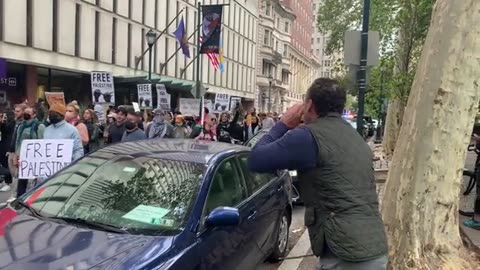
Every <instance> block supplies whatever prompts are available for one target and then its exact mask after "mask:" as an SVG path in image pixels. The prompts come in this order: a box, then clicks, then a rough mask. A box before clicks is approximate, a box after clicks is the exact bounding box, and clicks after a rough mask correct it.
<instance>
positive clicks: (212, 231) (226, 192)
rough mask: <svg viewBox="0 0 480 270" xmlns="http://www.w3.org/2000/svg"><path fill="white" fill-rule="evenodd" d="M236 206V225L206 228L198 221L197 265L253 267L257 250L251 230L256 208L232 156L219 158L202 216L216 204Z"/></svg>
mask: <svg viewBox="0 0 480 270" xmlns="http://www.w3.org/2000/svg"><path fill="white" fill-rule="evenodd" d="M225 206H227V207H236V208H238V210H239V213H240V224H239V225H238V226H229V227H217V228H210V227H206V226H205V225H202V228H201V229H200V234H199V241H201V243H200V249H201V250H202V252H201V253H202V258H201V263H200V264H201V267H200V268H201V269H239V270H240V269H242V270H243V269H255V266H256V265H257V264H258V263H259V262H260V260H261V256H259V253H260V250H259V249H258V247H257V246H256V245H255V239H254V233H255V230H256V227H257V226H258V225H257V211H256V209H255V208H254V205H252V204H251V202H250V201H249V200H248V189H247V186H246V184H245V181H244V179H243V177H241V174H240V171H239V168H238V163H237V161H236V158H230V159H227V160H225V161H223V162H222V163H221V164H220V165H219V166H218V168H217V170H216V171H215V173H214V175H213V178H212V180H211V183H210V187H209V191H208V195H207V198H206V200H205V204H204V211H203V214H202V216H203V220H205V218H206V217H207V216H208V214H209V213H210V212H211V211H212V210H214V209H215V208H217V207H225Z"/></svg>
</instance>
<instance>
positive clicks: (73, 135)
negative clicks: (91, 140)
mask: <svg viewBox="0 0 480 270" xmlns="http://www.w3.org/2000/svg"><path fill="white" fill-rule="evenodd" d="M43 138H44V139H48V140H55V139H72V140H73V152H72V159H73V160H72V161H75V160H77V159H79V158H81V157H82V156H83V144H82V140H81V139H80V134H79V133H78V130H77V129H76V128H75V127H74V126H72V125H70V124H68V123H67V122H65V121H61V122H59V123H57V124H51V125H49V126H48V127H47V128H45V132H44V133H43Z"/></svg>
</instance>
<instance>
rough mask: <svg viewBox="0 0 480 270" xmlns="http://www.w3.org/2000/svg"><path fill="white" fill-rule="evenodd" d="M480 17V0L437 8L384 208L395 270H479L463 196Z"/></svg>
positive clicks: (444, 1) (479, 58) (442, 1)
mask: <svg viewBox="0 0 480 270" xmlns="http://www.w3.org/2000/svg"><path fill="white" fill-rule="evenodd" d="M479 14H480V1H478V0H462V1H451V0H437V2H436V4H435V7H434V12H433V17H432V22H431V26H430V30H429V33H428V36H427V40H426V42H425V46H424V49H423V53H422V57H421V60H420V63H419V66H418V69H417V72H416V76H415V81H414V83H413V87H412V92H411V94H410V98H409V100H408V105H407V109H406V112H405V116H404V118H403V126H402V128H401V131H400V135H399V139H398V143H397V147H396V149H395V154H394V156H393V161H392V165H391V167H390V172H389V175H388V180H387V183H386V190H385V194H384V197H383V203H382V214H383V217H384V222H385V226H386V230H387V234H388V237H389V243H390V268H391V269H455V270H458V269H474V267H475V266H474V264H475V262H473V261H474V259H473V258H471V257H469V255H468V254H467V251H466V250H465V249H464V247H463V245H462V242H461V239H460V235H459V227H458V201H459V198H458V194H459V190H460V181H461V175H462V169H463V163H464V161H465V156H466V150H467V145H468V143H469V141H470V140H469V137H470V134H471V130H472V127H473V121H474V117H475V114H476V111H477V106H478V101H479V95H480V93H479V91H480V89H479V86H478V84H479V74H480V16H479ZM477 263H478V262H477Z"/></svg>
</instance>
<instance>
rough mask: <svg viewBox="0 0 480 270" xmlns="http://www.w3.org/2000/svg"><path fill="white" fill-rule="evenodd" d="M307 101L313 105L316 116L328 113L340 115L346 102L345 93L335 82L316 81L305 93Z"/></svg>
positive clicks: (329, 80)
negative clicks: (309, 100) (310, 101)
mask: <svg viewBox="0 0 480 270" xmlns="http://www.w3.org/2000/svg"><path fill="white" fill-rule="evenodd" d="M307 99H311V100H312V102H313V105H315V112H316V113H317V114H318V116H320V117H322V116H326V115H327V114H328V113H342V112H343V109H344V108H345V102H347V93H346V92H345V90H344V89H343V88H342V87H341V86H340V85H339V84H338V82H337V81H336V80H332V79H325V78H319V79H316V80H315V81H314V82H313V83H312V85H311V86H310V88H308V91H307Z"/></svg>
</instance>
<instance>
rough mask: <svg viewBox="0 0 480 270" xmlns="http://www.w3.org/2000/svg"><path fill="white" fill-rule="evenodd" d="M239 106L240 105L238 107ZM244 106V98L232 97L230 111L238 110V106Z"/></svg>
mask: <svg viewBox="0 0 480 270" xmlns="http://www.w3.org/2000/svg"><path fill="white" fill-rule="evenodd" d="M237 104H238V105H237ZM240 104H242V98H241V97H231V98H230V109H229V110H230V111H233V110H235V109H236V108H237V106H240Z"/></svg>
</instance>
